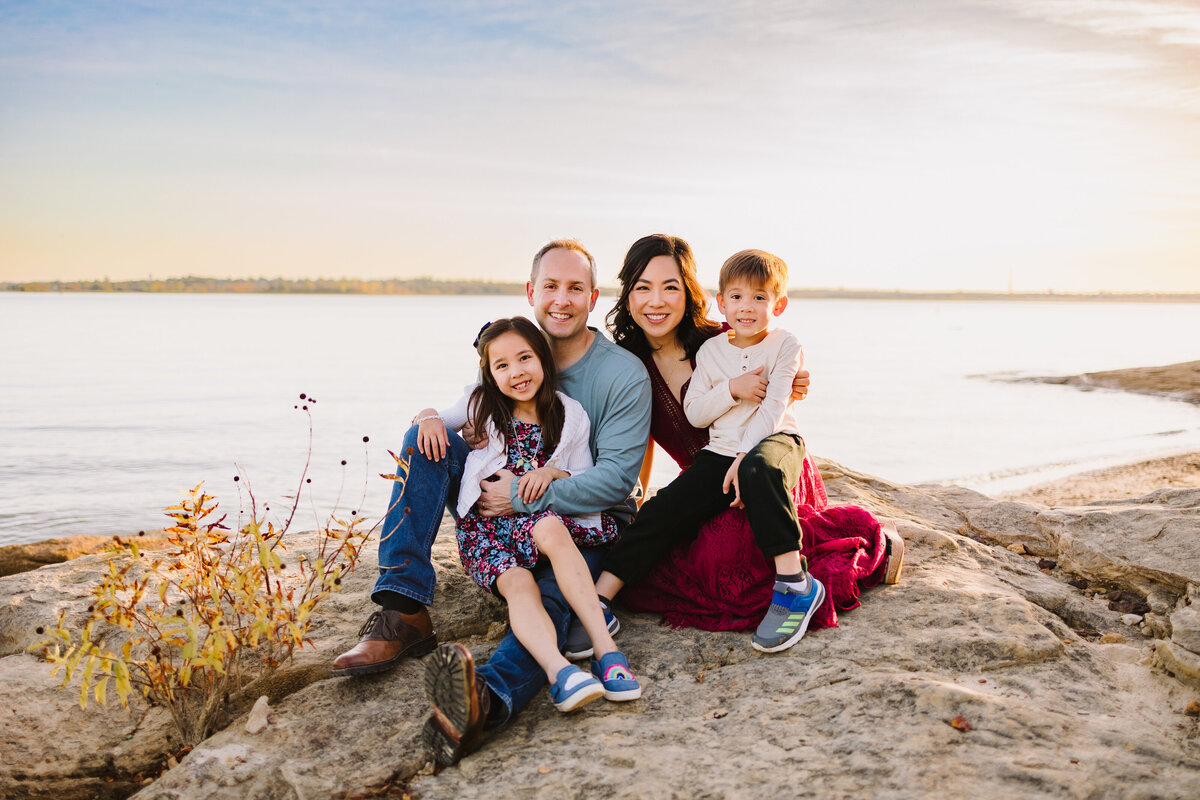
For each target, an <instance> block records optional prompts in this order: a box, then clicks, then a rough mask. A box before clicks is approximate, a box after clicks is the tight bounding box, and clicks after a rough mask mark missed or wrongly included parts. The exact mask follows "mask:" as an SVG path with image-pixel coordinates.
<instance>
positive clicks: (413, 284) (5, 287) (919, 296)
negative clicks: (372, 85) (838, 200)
mask: <svg viewBox="0 0 1200 800" xmlns="http://www.w3.org/2000/svg"><path fill="white" fill-rule="evenodd" d="M0 291H7V292H197V293H199V292H228V293H247V294H248V293H261V294H404V295H430V294H448V295H453V294H482V295H489V294H490V295H521V294H524V293H525V284H524V283H518V282H516V281H510V282H504V281H484V280H441V279H438V278H432V277H429V276H424V277H420V278H386V279H381V280H361V279H359V278H200V277H196V276H194V275H189V276H187V277H184V278H147V279H145V280H137V281H110V280H108V279H107V278H104V279H102V280H92V281H34V282H30V283H0ZM600 292H601V294H604V295H615V294H616V290H615V289H612V288H609V287H603V286H602V287H600ZM788 294H789V296H791V297H792V298H793V299H799V298H813V299H840V300H939V301H946V300H968V301H969V300H1024V301H1054V302H1067V301H1081V302H1095V301H1110V302H1123V303H1200V294H1197V293H1190V294H1189V293H1168V292H1098V293H1083V292H1079V293H1072V292H1054V291H1046V292H976V291H961V290H959V291H947V292H912V291H900V290H888V289H843V288H838V289H798V288H791V289H789V290H788Z"/></svg>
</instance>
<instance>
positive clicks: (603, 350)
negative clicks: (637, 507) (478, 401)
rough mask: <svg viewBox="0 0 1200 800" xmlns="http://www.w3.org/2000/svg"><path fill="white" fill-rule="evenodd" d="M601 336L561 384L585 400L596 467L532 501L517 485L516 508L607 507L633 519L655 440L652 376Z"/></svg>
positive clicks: (567, 510)
mask: <svg viewBox="0 0 1200 800" xmlns="http://www.w3.org/2000/svg"><path fill="white" fill-rule="evenodd" d="M591 330H592V332H593V333H595V334H596V337H595V339H594V340H593V341H592V346H591V347H589V348H588V351H587V352H586V353H584V355H583V358H581V359H579V360H578V361H576V362H575V363H574V364H572V365H571V366H569V367H567V368H566V369H565V370H563V371H562V372H560V373H559V374H558V381H559V388H560V389H561V390H562V391H563V392H565V393H566V394H567V395H569V396H571V397H573V398H574V399H575V400H577V401H579V404H580V405H582V406H583V408H584V410H585V411H587V414H588V418H589V419H590V420H591V423H592V434H591V438H590V439H589V441H588V444H589V445H590V446H591V450H592V458H593V460H594V461H595V462H596V464H595V466H594V467H592V468H591V469H589V470H587V471H586V472H583V473H581V474H579V475H572V476H571V477H570V478H562V479H560V480H556V481H554V482H553V483H551V484H550V486H549V488H548V489H546V492H545V494H543V495H542V496H541V497H539V498H538V499H537V500H534V501H533V502H532V503H526V502H525V501H523V500H522V499H521V497H520V495H519V493H518V490H519V487H518V486H517V482H516V481H513V483H512V507H513V510H514V511H516V512H518V513H522V514H528V513H531V512H534V511H545V510H547V509H549V510H552V511H557V512H558V513H560V514H568V515H569V514H591V513H595V512H597V511H607V512H609V513H612V514H614V515H617V516H619V517H621V518H622V519H624V520H626V521H628V519H629V518H630V516H631V515H632V513H633V509H634V505H633V504H632V502H631V501H630V494H631V493H632V491H633V487H634V486H635V485H636V484H637V479H638V473H639V472H640V471H641V468H642V457H643V456H644V455H645V453H646V443H647V442H648V441H649V439H650V378H649V377H648V376H647V375H646V367H645V366H644V365H643V364H642V362H641V361H640V360H639V359H638V358H637V356H635V355H633V354H632V353H630V352H629V351H628V350H624V349H622V348H620V347H618V346H617V345H615V344H613V343H612V341H610V340H609V339H607V338H605V336H604V334H602V333H600V332H599V331H597V330H595V329H594V328H592V329H591Z"/></svg>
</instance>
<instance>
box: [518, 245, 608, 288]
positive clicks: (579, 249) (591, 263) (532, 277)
mask: <svg viewBox="0 0 1200 800" xmlns="http://www.w3.org/2000/svg"><path fill="white" fill-rule="evenodd" d="M560 248H561V249H563V250H574V251H575V252H576V253H582V254H583V257H584V258H586V259H587V262H588V268H589V269H590V270H591V272H592V287H591V288H593V289H595V288H596V259H594V258H592V254H591V253H589V252H588V249H587V248H586V247H584V246H583V242H581V241H579V240H578V239H554V240H553V241H549V242H546V243H545V244H544V245H542V247H541V249H540V250H538V251H537V255H535V256H534V257H533V268H532V269H531V270H530V271H529V282H530V283H533V282H534V281H536V280H537V275H538V270H539V269H541V266H542V256H544V255H546V253H549V252H550V251H551V250H558V249H560Z"/></svg>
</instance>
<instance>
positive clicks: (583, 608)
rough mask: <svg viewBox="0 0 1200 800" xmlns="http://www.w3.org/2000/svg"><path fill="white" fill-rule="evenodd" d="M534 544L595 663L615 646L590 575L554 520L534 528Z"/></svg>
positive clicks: (543, 520)
mask: <svg viewBox="0 0 1200 800" xmlns="http://www.w3.org/2000/svg"><path fill="white" fill-rule="evenodd" d="M533 542H534V544H536V545H537V548H538V550H539V551H541V552H542V554H543V555H545V556H546V558H548V559H550V565H551V566H552V567H553V568H554V579H555V580H556V581H558V588H559V591H561V592H562V593H563V597H565V598H567V602H568V603H570V604H571V609H572V610H573V611H574V612H575V615H576V616H577V617H579V621H580V622H582V623H583V629H584V630H586V631H587V634H588V636H589V637H590V638H591V640H592V648H593V649H594V651H595V652H594V653H593V654H592V658H596V659H598V658H600V657H601V656H603V655H607V654H608V653H611V652H613V651H614V650H616V649H617V646H616V645H615V644H613V640H612V635H611V634H610V633H609V632H608V625H607V624H605V622H604V611H603V609H601V608H600V598H599V597H597V596H596V587H595V585H593V584H592V573H591V571H590V570H588V565H587V562H586V561H584V560H583V556H582V555H581V554H580V552H579V548H578V547H576V546H575V542H574V540H573V539H571V532H570V531H568V530H567V526H566V525H563V523H562V520H560V519H558V518H557V517H542V518H541V519H539V520H538V521H537V522H536V523H534V525H533ZM522 644H524V642H522ZM530 652H532V651H530ZM535 657H536V656H535Z"/></svg>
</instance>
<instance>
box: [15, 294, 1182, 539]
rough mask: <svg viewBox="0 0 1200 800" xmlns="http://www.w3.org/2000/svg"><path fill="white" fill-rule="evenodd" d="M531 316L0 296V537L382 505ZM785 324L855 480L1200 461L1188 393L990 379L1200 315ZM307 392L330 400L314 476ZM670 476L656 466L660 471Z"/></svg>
mask: <svg viewBox="0 0 1200 800" xmlns="http://www.w3.org/2000/svg"><path fill="white" fill-rule="evenodd" d="M611 302H612V301H611V300H610V299H607V298H602V299H601V301H600V305H599V307H598V309H597V312H596V313H594V314H593V317H592V319H593V324H598V325H602V317H601V314H600V312H602V311H606V310H607V309H608V307H609V305H610V303H611ZM529 312H530V309H529V306H528V304H527V303H526V302H525V299H524V298H523V297H383V296H328V295H321V296H316V295H287V296H271V295H218V294H195V295H168V294H146V295H139V294H18V293H0V342H2V344H0V544H10V543H15V542H26V541H35V540H38V539H44V538H48V537H52V536H64V535H76V534H106V535H107V534H114V533H121V534H125V533H129V532H132V531H137V530H139V529H149V528H158V527H162V526H163V525H164V524H165V520H166V518H165V517H163V516H162V509H163V508H164V507H165V506H167V505H171V504H173V503H175V502H177V501H178V500H179V499H180V497H181V495H180V490H184V489H187V488H190V487H191V486H193V485H195V484H196V483H198V482H200V481H205V482H206V483H205V486H206V488H207V490H208V491H209V492H210V493H215V494H216V495H217V496H218V498H219V499H220V500H221V501H222V507H223V508H224V509H225V510H226V511H229V512H231V513H236V511H237V509H238V508H239V495H238V491H237V490H238V488H243V491H244V487H245V486H246V485H247V483H248V484H249V485H250V486H252V487H253V489H254V492H255V495H256V497H257V498H258V500H259V501H260V502H261V501H265V502H268V503H270V504H271V507H272V509H273V510H274V512H276V513H278V512H279V511H280V509H282V508H283V507H284V506H285V505H287V502H286V500H285V498H286V497H287V496H289V495H293V496H294V495H295V493H296V490H297V488H300V487H302V486H303V488H304V490H305V491H303V492H302V493H301V498H302V503H301V514H300V518H299V522H300V527H299V528H295V529H303V528H304V527H311V526H312V525H313V524H315V523H316V522H317V521H318V520H319V519H322V518H323V517H324V515H325V514H326V513H327V512H328V510H329V509H331V508H332V507H334V506H335V505H337V506H338V507H339V508H340V509H341V510H342V513H348V512H349V511H350V510H356V511H358V510H360V509H361V511H360V513H363V514H365V515H367V516H370V517H375V516H377V515H378V514H380V513H382V510H383V508H384V506H385V504H386V501H387V493H388V491H389V485H388V483H387V482H386V481H384V480H382V479H380V478H379V477H378V474H379V473H380V472H385V471H389V470H390V466H391V461H390V458H389V457H388V455H387V453H386V450H385V448H386V447H387V446H389V445H390V446H392V447H393V448H394V447H395V446H396V445H397V444H398V442H399V439H400V437H401V436H402V435H403V432H404V430H405V428H406V427H407V424H408V420H409V419H410V418H411V417H412V416H413V414H414V413H415V412H416V411H417V410H419V409H420V408H423V407H425V406H429V405H432V406H435V407H439V406H443V405H447V404H448V403H449V402H450V401H452V400H454V399H455V398H457V396H458V394H459V392H460V391H461V389H462V387H463V385H464V384H465V383H467V382H468V381H470V380H471V379H472V377H473V375H474V371H475V366H474V364H475V358H474V351H473V350H472V348H471V341H472V340H473V339H474V337H475V333H476V331H477V330H478V328H479V326H480V324H481V323H482V322H483V321H484V320H487V319H493V318H495V317H499V316H505V315H511V314H522V313H523V314H529ZM782 325H783V326H784V327H787V328H788V329H790V330H792V331H793V332H795V333H796V335H797V336H798V337H799V338H800V340H801V341H802V342H803V343H804V348H805V354H806V357H807V366H808V368H809V369H810V370H811V371H812V374H813V391H812V394H811V396H810V397H809V398H808V399H807V400H805V401H804V402H803V403H802V404H801V406H800V407H799V411H798V416H799V418H800V420H801V424H802V427H803V428H804V430H805V438H806V440H807V441H808V444H809V447H810V449H811V450H812V451H813V453H814V454H816V455H819V456H824V457H827V458H832V459H834V460H836V461H838V462H840V463H842V464H844V465H846V466H847V467H849V468H851V469H854V470H858V471H862V472H868V473H872V474H876V475H879V476H882V477H885V478H887V479H889V480H893V481H902V482H908V483H917V482H952V483H957V484H961V485H964V486H969V487H972V488H977V489H980V490H982V491H989V492H999V491H1005V490H1009V489H1015V488H1020V487H1021V486H1024V485H1031V484H1034V483H1038V482H1041V481H1045V480H1050V479H1053V478H1057V477H1060V476H1061V475H1064V474H1069V473H1071V472H1077V471H1080V470H1083V469H1091V468H1095V467H1100V466H1106V465H1110V464H1115V463H1123V462H1130V461H1136V460H1139V459H1142V458H1146V457H1152V456H1156V455H1162V454H1167V453H1173V452H1182V451H1187V450H1200V408H1198V407H1196V406H1193V405H1189V404H1186V403H1179V402H1173V401H1169V400H1164V399H1158V398H1151V397H1142V396H1136V395H1130V394H1125V393H1120V392H1106V391H1093V392H1082V391H1079V390H1077V389H1074V388H1070V387H1063V386H1048V385H1040V384H1023V383H1008V382H1004V381H1003V380H999V379H1001V378H1005V377H1013V376H1022V375H1026V376H1027V375H1069V374H1076V373H1080V372H1087V371H1095V370H1103V369H1115V368H1120V367H1132V366H1149V365H1153V364H1166V363H1173V362H1179V361H1188V360H1193V359H1195V358H1197V354H1196V350H1195V345H1196V341H1197V337H1196V331H1198V330H1200V305H1186V304H1179V305H1175V304H1117V303H1008V302H958V303H953V302H908V301H899V302H898V301H852V300H799V301H795V302H793V303H792V304H791V306H790V307H789V309H788V311H787V313H786V314H785V315H784V317H783V318H782ZM301 392H304V393H306V394H307V395H309V396H310V397H315V398H316V400H317V402H316V403H315V404H313V405H311V406H310V410H311V412H312V418H313V427H314V431H315V432H314V435H313V444H312V459H311V465H310V467H309V471H308V473H307V476H306V477H307V478H309V479H311V481H312V482H311V483H310V484H307V483H306V484H302V483H301V472H302V470H303V468H304V464H305V460H306V453H307V450H308V444H309V439H308V419H307V417H306V415H305V414H304V412H303V411H301V410H300V409H297V408H294V407H293V406H294V405H297V404H299V400H298V396H299V394H300V393H301ZM364 436H368V437H369V438H370V442H369V443H364V442H363V441H362V439H363V437H364ZM343 460H345V461H346V462H347V464H346V466H344V467H343V466H342V464H341V462H342V461H343ZM672 467H673V465H671V464H670V463H669V460H668V459H667V458H666V457H665V456H660V457H659V458H658V464H657V469H656V474H655V482H656V483H659V484H661V483H665V482H667V481H669V480H670V479H671V477H672V473H673V469H672ZM239 471H240V472H241V474H242V475H244V476H245V479H244V480H243V481H242V482H241V483H240V484H235V483H234V482H233V476H234V475H235V474H236V473H238V472H239ZM245 500H246V498H245V496H244V494H243V496H242V498H241V502H243V503H244V502H245Z"/></svg>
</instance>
